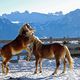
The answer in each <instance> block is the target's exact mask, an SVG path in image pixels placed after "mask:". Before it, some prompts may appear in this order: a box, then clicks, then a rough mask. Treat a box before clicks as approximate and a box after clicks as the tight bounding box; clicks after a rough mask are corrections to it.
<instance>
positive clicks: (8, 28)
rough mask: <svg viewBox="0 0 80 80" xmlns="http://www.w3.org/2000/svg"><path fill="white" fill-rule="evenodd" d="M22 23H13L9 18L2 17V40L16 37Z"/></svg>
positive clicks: (0, 38) (0, 24) (0, 19)
mask: <svg viewBox="0 0 80 80" xmlns="http://www.w3.org/2000/svg"><path fill="white" fill-rule="evenodd" d="M19 28H20V24H13V23H11V22H10V21H9V20H8V19H5V18H0V40H5V39H8V40H9V39H14V38H15V37H16V36H17V35H18V31H19Z"/></svg>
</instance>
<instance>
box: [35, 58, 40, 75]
mask: <svg viewBox="0 0 80 80" xmlns="http://www.w3.org/2000/svg"><path fill="white" fill-rule="evenodd" d="M38 64H39V58H36V62H35V65H36V70H35V72H34V73H35V74H36V73H37V72H38Z"/></svg>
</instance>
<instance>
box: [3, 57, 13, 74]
mask: <svg viewBox="0 0 80 80" xmlns="http://www.w3.org/2000/svg"><path fill="white" fill-rule="evenodd" d="M10 58H11V56H8V57H7V58H5V60H4V61H3V63H2V64H3V66H4V68H6V75H7V74H8V72H9V68H8V65H7V62H9V60H10Z"/></svg>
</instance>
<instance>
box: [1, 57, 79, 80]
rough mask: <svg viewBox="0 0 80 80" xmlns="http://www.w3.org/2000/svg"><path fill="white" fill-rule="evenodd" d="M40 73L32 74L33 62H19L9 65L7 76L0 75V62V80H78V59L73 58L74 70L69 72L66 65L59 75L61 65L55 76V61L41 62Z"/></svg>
mask: <svg viewBox="0 0 80 80" xmlns="http://www.w3.org/2000/svg"><path fill="white" fill-rule="evenodd" d="M42 66H43V67H42V69H43V70H42V73H38V74H34V71H35V61H30V62H27V61H25V60H19V61H18V63H9V68H10V71H9V73H8V75H4V74H2V73H1V62H0V80H80V57H74V69H73V70H72V71H70V69H69V66H68V64H67V70H66V73H64V74H61V72H62V70H63V64H62V62H61V65H60V68H59V70H58V73H57V74H56V75H54V76H53V75H52V73H53V72H54V69H55V60H48V59H44V60H43V65H42Z"/></svg>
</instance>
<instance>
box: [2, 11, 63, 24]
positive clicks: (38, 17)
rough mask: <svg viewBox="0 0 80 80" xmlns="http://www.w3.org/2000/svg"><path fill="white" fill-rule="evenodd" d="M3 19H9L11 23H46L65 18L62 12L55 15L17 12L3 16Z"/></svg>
mask: <svg viewBox="0 0 80 80" xmlns="http://www.w3.org/2000/svg"><path fill="white" fill-rule="evenodd" d="M2 17H4V18H7V19H8V20H10V21H11V22H13V21H19V22H20V23H26V22H29V23H45V22H47V21H52V20H57V19H59V18H61V17H63V14H62V12H57V13H55V14H53V13H49V14H43V13H37V12H32V13H29V12H28V11H25V12H23V13H20V12H18V11H16V12H12V13H11V14H3V15H2Z"/></svg>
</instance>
